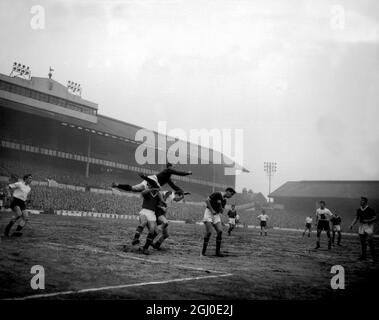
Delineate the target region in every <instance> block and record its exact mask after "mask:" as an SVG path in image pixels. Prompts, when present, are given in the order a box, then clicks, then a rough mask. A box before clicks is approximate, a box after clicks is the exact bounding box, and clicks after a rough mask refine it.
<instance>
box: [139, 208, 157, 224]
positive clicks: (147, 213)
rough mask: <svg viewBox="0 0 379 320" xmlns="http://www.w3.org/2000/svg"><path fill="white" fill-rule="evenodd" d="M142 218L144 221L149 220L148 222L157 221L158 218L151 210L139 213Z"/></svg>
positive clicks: (143, 210)
mask: <svg viewBox="0 0 379 320" xmlns="http://www.w3.org/2000/svg"><path fill="white" fill-rule="evenodd" d="M139 215H140V218H141V219H142V220H143V218H145V219H147V221H154V222H155V221H157V217H156V215H155V212H154V211H152V210H149V209H144V208H143V209H142V210H141V211H140V212H139Z"/></svg>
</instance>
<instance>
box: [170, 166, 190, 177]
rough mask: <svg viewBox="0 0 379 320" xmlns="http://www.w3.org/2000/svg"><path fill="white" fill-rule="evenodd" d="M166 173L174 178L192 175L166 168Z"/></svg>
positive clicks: (187, 172) (188, 172)
mask: <svg viewBox="0 0 379 320" xmlns="http://www.w3.org/2000/svg"><path fill="white" fill-rule="evenodd" d="M167 171H168V172H169V173H171V174H174V175H176V176H189V175H191V174H192V171H179V170H175V169H171V168H168V169H167Z"/></svg>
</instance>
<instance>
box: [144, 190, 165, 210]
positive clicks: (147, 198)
mask: <svg viewBox="0 0 379 320" xmlns="http://www.w3.org/2000/svg"><path fill="white" fill-rule="evenodd" d="M142 197H143V202H142V208H144V209H148V210H151V211H155V210H156V208H157V206H158V204H159V203H160V202H161V197H160V196H159V193H158V192H157V193H155V196H153V194H152V193H151V191H144V192H142Z"/></svg>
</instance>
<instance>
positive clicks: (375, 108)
mask: <svg viewBox="0 0 379 320" xmlns="http://www.w3.org/2000/svg"><path fill="white" fill-rule="evenodd" d="M33 5H42V6H43V8H44V9H45V28H44V29H37V30H35V29H33V28H32V27H31V19H32V18H33V16H34V15H33V14H32V13H31V12H30V11H31V8H32V6H33ZM0 21H1V28H0V43H1V48H2V50H1V54H0V57H1V59H0V72H1V73H5V74H8V73H9V72H10V68H11V65H12V63H13V62H14V61H19V62H22V63H24V64H27V65H30V66H31V67H32V72H33V75H34V76H47V73H48V68H49V66H52V67H53V68H54V69H55V71H54V76H53V78H54V79H55V80H57V81H59V82H61V83H63V84H66V82H67V80H73V81H75V82H79V83H81V85H82V86H83V88H84V91H83V98H85V99H87V100H90V101H94V102H96V103H98V104H99V112H100V113H101V114H104V115H107V116H110V117H114V118H117V119H121V120H124V121H127V122H131V123H135V124H138V125H141V126H144V127H147V128H149V129H153V130H157V125H158V121H162V120H163V121H167V127H168V129H174V128H181V129H184V130H185V131H186V132H189V130H190V129H201V128H206V129H212V128H218V129H242V130H243V132H244V148H243V152H244V162H243V165H244V166H245V167H247V168H248V169H249V170H250V171H251V173H249V174H241V175H239V176H238V177H237V188H238V189H242V187H245V186H246V187H247V188H252V189H253V190H254V191H261V192H263V193H264V194H265V195H267V193H268V183H267V178H266V176H265V173H264V170H263V163H264V162H265V161H276V162H277V163H278V171H277V174H276V175H275V177H274V178H273V189H275V188H276V187H279V186H280V185H281V184H283V183H284V182H286V181H289V180H334V179H339V180H344V179H352V180H365V179H369V180H371V179H379V128H378V119H379V46H378V45H379V2H378V1H377V0H371V1H368V0H363V1H362V0H360V1H356V0H354V1H345V0H343V1H336V0H333V1H327V0H325V1H305V0H299V1H290V0H288V1H279V0H277V1H268V0H262V1H232V0H227V1H223V0H219V1H206V0H201V1H195V0H192V1H177V0H172V1H171V0H164V1H145V0H141V1H80V0H79V1H42V0H41V1H12V0H5V1H4V0H1V2H0Z"/></svg>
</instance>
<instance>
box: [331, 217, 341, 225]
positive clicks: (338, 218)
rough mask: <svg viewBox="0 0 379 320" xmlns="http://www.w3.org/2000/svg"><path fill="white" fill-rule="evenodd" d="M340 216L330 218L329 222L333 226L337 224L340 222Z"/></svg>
mask: <svg viewBox="0 0 379 320" xmlns="http://www.w3.org/2000/svg"><path fill="white" fill-rule="evenodd" d="M341 221H342V220H341V217H332V218H331V219H330V222H331V223H332V225H333V226H339V225H340V224H341Z"/></svg>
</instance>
